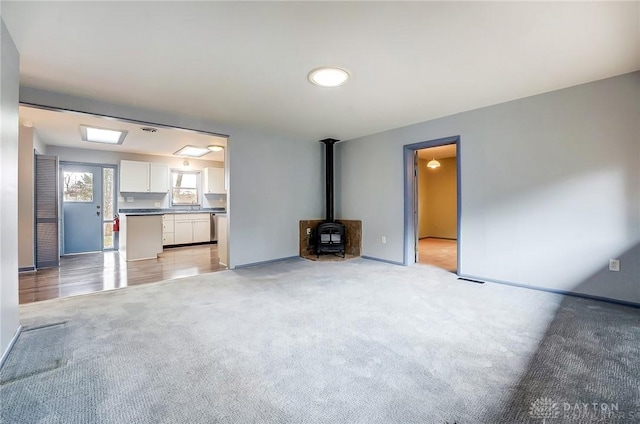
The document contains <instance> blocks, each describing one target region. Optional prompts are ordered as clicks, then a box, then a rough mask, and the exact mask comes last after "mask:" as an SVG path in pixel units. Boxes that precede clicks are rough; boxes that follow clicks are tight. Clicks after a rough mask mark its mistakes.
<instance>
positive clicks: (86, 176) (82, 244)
mask: <svg viewBox="0 0 640 424" xmlns="http://www.w3.org/2000/svg"><path fill="white" fill-rule="evenodd" d="M60 173H61V175H60V181H61V184H62V188H61V192H62V213H63V218H62V225H63V227H64V231H63V237H64V239H63V246H64V254H66V255H68V254H72V253H84V252H97V251H101V250H102V219H103V217H102V213H103V205H102V167H100V166H91V165H75V164H63V165H61V167H60Z"/></svg>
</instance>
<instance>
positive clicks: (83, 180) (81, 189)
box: [63, 171, 93, 202]
mask: <svg viewBox="0 0 640 424" xmlns="http://www.w3.org/2000/svg"><path fill="white" fill-rule="evenodd" d="M63 178H64V197H63V199H64V201H65V202H93V174H92V173H91V172H71V171H64V175H63Z"/></svg>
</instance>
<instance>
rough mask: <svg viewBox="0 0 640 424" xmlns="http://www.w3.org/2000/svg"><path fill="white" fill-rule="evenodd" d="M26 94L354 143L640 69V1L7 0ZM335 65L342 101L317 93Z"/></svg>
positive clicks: (329, 92) (334, 93) (330, 92)
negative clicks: (318, 80)
mask: <svg viewBox="0 0 640 424" xmlns="http://www.w3.org/2000/svg"><path fill="white" fill-rule="evenodd" d="M2 18H3V19H4V21H5V23H6V24H7V27H8V28H9V31H10V33H11V35H12V37H13V39H14V41H15V43H16V45H17V47H18V49H19V51H20V54H21V65H20V72H21V80H22V83H23V84H24V85H27V86H32V87H36V88H43V89H49V90H54V91H59V92H63V93H69V94H74V95H80V96H84V97H89V98H96V99H100V100H104V101H109V102H114V103H118V104H126V105H135V106H138V107H145V108H148V109H157V110H163V111H169V112H173V113H179V114H183V115H190V116H194V117H202V118H206V119H210V120H212V121H214V122H219V123H220V126H221V129H220V132H223V133H227V131H226V129H228V128H231V129H232V128H233V126H251V127H253V128H257V129H261V130H263V131H270V132H276V133H283V134H288V135H292V136H296V137H299V138H300V139H301V140H309V141H316V140H318V139H322V138H326V137H334V138H337V139H342V140H348V139H352V138H355V137H359V136H364V135H368V134H372V133H376V132H379V131H383V130H387V129H391V128H396V127H400V126H404V125H408V124H412V123H416V122H422V121H425V120H428V119H432V118H436V117H441V116H446V115H450V114H454V113H459V112H461V111H465V110H471V109H475V108H479V107H483V106H487V105H491V104H496V103H500V102H505V101H509V100H513V99H517V98H522V97H526V96H531V95H535V94H539V93H543V92H547V91H551V90H556V89H560V88H563V87H568V86H572V85H577V84H581V83H585V82H589V81H594V80H598V79H602V78H607V77H611V76H615V75H619V74H623V73H627V72H632V71H636V70H638V69H640V2H638V1H629V2H607V1H603V2H454V1H448V2H395V1H389V2H385V1H380V2H359V1H352V2H306V1H304V2H243V1H234V2H218V1H198V2H178V1H160V2H155V1H142V2H129V1H126V2H113V1H86V2H85V1H71V2H57V1H56V2H36V1H34V2H30V1H29V2H27V1H15V2H12V1H3V2H2ZM321 65H338V66H341V67H344V68H347V69H348V70H349V71H350V72H351V74H352V76H353V78H352V80H351V81H350V82H349V83H348V84H346V85H344V86H341V87H339V88H334V89H326V88H319V87H316V86H313V85H311V84H310V83H309V82H308V81H307V73H308V72H309V71H310V70H311V69H313V68H315V67H318V66H321Z"/></svg>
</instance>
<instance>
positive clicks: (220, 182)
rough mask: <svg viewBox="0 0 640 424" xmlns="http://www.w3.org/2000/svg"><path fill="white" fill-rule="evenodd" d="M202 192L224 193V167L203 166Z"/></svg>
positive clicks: (225, 191)
mask: <svg viewBox="0 0 640 424" xmlns="http://www.w3.org/2000/svg"><path fill="white" fill-rule="evenodd" d="M203 180H204V194H226V193H227V190H226V189H225V184H224V168H210V167H208V168H204V173H203Z"/></svg>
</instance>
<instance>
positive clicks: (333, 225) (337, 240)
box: [315, 138, 345, 258]
mask: <svg viewBox="0 0 640 424" xmlns="http://www.w3.org/2000/svg"><path fill="white" fill-rule="evenodd" d="M338 141H339V140H335V139H333V138H327V139H324V140H320V143H324V145H325V152H326V154H325V182H326V183H325V193H326V196H325V200H326V203H325V208H326V217H325V221H324V222H321V223H320V224H318V226H317V227H316V231H315V236H316V237H315V240H316V243H315V245H316V255H317V256H318V257H320V255H322V254H325V253H332V254H336V253H337V254H340V255H342V257H343V258H344V247H345V227H344V225H343V224H342V223H340V222H336V221H335V220H334V219H333V145H334V144H335V143H336V142H338Z"/></svg>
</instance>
